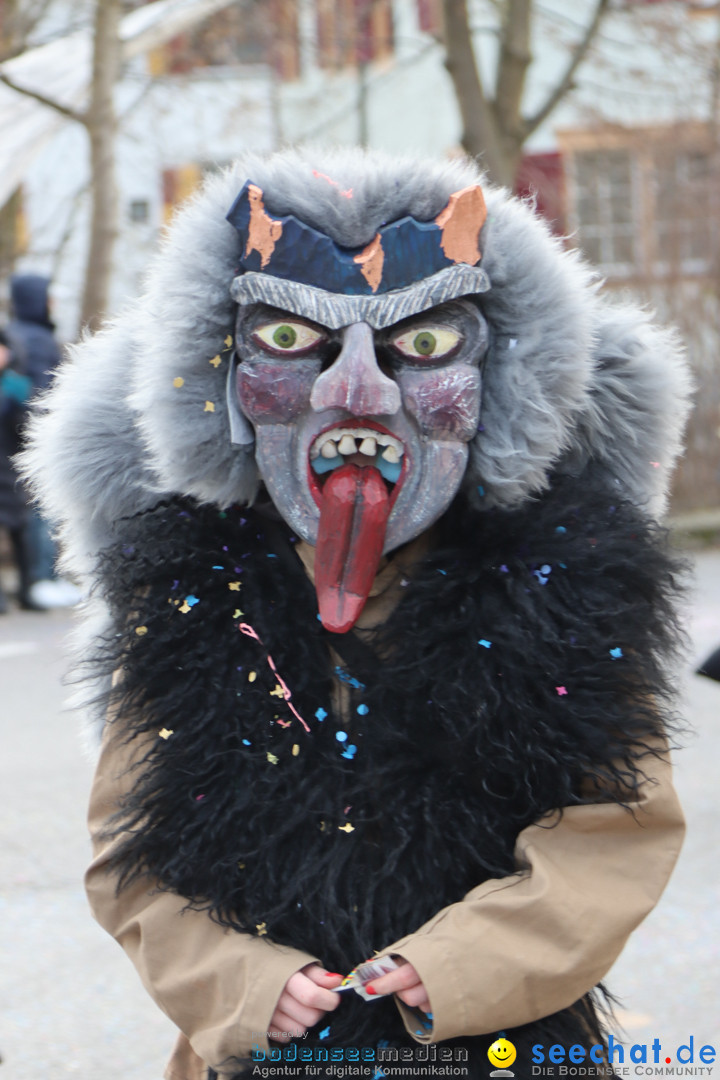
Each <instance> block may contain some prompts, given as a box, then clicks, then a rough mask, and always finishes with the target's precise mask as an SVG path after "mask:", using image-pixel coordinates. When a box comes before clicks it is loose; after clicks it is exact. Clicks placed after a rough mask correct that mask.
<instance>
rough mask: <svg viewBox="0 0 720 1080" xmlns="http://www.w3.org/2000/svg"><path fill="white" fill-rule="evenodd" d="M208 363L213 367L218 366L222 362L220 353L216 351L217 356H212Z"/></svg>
mask: <svg viewBox="0 0 720 1080" xmlns="http://www.w3.org/2000/svg"><path fill="white" fill-rule="evenodd" d="M210 363H211V364H212V366H213V367H214V368H217V367H220V365H221V364H222V357H221V356H220V353H218V354H217V356H213V358H212V360H211V361H210Z"/></svg>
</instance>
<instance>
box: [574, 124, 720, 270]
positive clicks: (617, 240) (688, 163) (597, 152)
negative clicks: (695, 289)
mask: <svg viewBox="0 0 720 1080" xmlns="http://www.w3.org/2000/svg"><path fill="white" fill-rule="evenodd" d="M607 138H608V145H606V146H605V147H602V146H598V145H597V141H596V142H595V145H594V146H592V147H591V146H590V145H589V144H590V142H591V139H592V135H591V133H589V132H584V133H580V134H579V138H578V140H577V142H576V144H575V145H574V146H573V145H572V144H570V143H569V142H568V141H566V142H565V151H566V154H568V158H567V166H566V171H567V175H568V178H569V195H570V208H569V209H570V213H569V224H570V229H571V231H573V232H574V234H575V237H576V240H577V243H578V245H579V247H580V248H581V249H582V250H583V252H584V254H585V255H586V256H587V258H588V259H589V260H590V261H591V262H593V263H594V264H595V265H596V266H598V267H599V268H600V270H602V272H603V274H605V275H606V276H607V277H608V278H609V279H613V278H629V277H635V278H637V277H642V278H645V279H651V278H657V279H660V278H668V277H673V276H675V277H692V276H697V275H702V274H707V273H709V272H711V271H712V270H713V265H714V262H715V260H716V258H717V255H716V253H717V250H718V241H719V240H720V229H719V228H718V223H719V221H720V186H719V185H718V183H717V177H718V175H719V171H720V152H719V151H718V150H717V149H716V148H715V147H714V146H713V145H712V143H711V141H710V139H709V137H708V132H707V130H706V129H703V128H701V126H700V125H697V126H696V127H695V128H694V129H693V130H690V131H687V130H685V131H683V130H679V129H677V128H674V127H673V128H652V129H636V130H635V131H628V132H626V133H622V134H621V137H620V138H618V135H617V133H615V135H614V136H613V135H612V134H610V135H608V136H607ZM611 139H612V140H613V141H612V142H611V141H610V140H611ZM621 140H622V141H621Z"/></svg>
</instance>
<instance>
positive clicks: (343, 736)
mask: <svg viewBox="0 0 720 1080" xmlns="http://www.w3.org/2000/svg"><path fill="white" fill-rule="evenodd" d="M335 738H336V739H337V741H338V742H347V731H336V732H335Z"/></svg>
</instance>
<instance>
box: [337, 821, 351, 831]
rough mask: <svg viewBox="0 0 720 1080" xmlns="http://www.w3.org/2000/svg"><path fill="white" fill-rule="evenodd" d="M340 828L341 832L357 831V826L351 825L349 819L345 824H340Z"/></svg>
mask: <svg viewBox="0 0 720 1080" xmlns="http://www.w3.org/2000/svg"><path fill="white" fill-rule="evenodd" d="M338 829H339V830H340V832H346V833H351V832H355V826H354V825H351V824H350V822H349V821H346V822H345V824H344V825H338Z"/></svg>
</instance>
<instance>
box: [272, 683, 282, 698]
mask: <svg viewBox="0 0 720 1080" xmlns="http://www.w3.org/2000/svg"><path fill="white" fill-rule="evenodd" d="M270 697H285V691H284V690H283V688H282V686H281V685H280V683H278V684H277V686H276V687H275V689H274V690H271V691H270Z"/></svg>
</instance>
